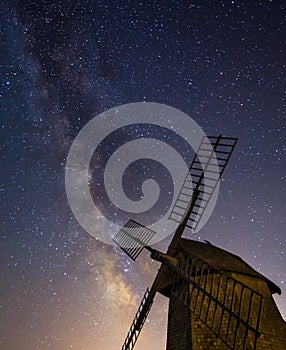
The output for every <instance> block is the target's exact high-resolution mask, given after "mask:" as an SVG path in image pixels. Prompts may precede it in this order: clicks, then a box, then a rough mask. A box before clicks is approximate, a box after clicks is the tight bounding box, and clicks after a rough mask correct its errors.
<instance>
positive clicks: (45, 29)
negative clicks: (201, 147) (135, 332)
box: [0, 0, 286, 350]
mask: <svg viewBox="0 0 286 350" xmlns="http://www.w3.org/2000/svg"><path fill="white" fill-rule="evenodd" d="M0 6H1V7H0V9H1V21H0V33H1V40H0V45H1V53H0V55H1V59H0V72H1V87H0V108H1V122H0V139H1V143H0V150H1V153H0V161H1V173H0V177H1V181H0V195H1V202H0V206H1V209H0V213H1V236H0V250H1V252H0V278H1V284H0V348H1V349H3V350H4V349H5V350H16V349H19V348H20V347H22V346H23V344H25V348H27V349H30V350H48V349H52V350H68V349H75V350H92V349H93V350H94V349H98V350H107V349H108V350H110V349H120V348H121V345H122V343H123V340H124V338H125V335H126V333H127V331H128V328H129V325H130V324H131V321H132V319H133V316H134V314H135V312H136V310H137V306H138V303H139V302H140V300H141V297H142V295H143V293H144V291H145V289H146V288H147V286H148V285H150V284H151V283H152V280H153V277H154V275H155V273H156V271H157V269H158V264H157V263H156V262H152V261H151V260H150V258H149V256H148V254H145V253H143V254H142V255H141V256H140V257H139V258H138V260H137V261H136V262H135V263H134V262H132V261H131V260H129V258H127V257H126V256H125V255H124V253H123V252H120V251H119V250H118V249H116V248H115V247H113V246H109V245H106V244H103V243H101V242H100V241H97V240H95V239H94V238H93V237H92V236H90V235H89V234H88V233H87V232H85V231H84V230H83V228H82V227H81V226H80V225H79V224H78V223H77V221H76V219H75V218H74V216H73V213H72V211H71V209H70V207H69V204H68V201H67V196H66V192H65V182H64V177H65V162H66V157H67V154H68V151H69V148H70V146H71V144H72V141H73V139H74V138H75V137H76V135H77V133H78V132H79V130H80V129H81V128H82V127H83V126H84V125H85V124H86V123H87V122H88V121H89V120H90V119H91V118H92V117H95V116H96V115H97V114H99V113H101V112H103V111H105V110H108V109H110V108H112V107H115V106H117V105H121V104H124V103H130V102H143V101H148V102H157V103H162V104H167V105H169V106H172V107H175V108H177V109H179V110H181V111H183V112H184V113H186V114H188V115H189V116H191V117H192V118H193V119H194V120H195V121H196V122H197V123H198V124H199V125H200V126H201V127H202V128H203V130H204V131H205V133H206V134H209V135H217V134H220V133H221V134H223V135H227V136H235V137H238V138H239V142H238V144H237V146H236V149H235V151H234V153H233V156H232V159H231V161H230V162H229V164H228V167H227V169H226V171H225V173H224V176H223V179H222V182H221V187H220V193H219V198H218V201H217V205H216V208H215V210H214V212H213V214H212V217H211V219H210V220H209V222H208V223H207V225H206V226H205V227H204V228H203V229H202V230H201V231H200V232H199V233H198V234H197V235H196V236H195V237H194V239H198V240H203V239H207V240H209V241H211V242H212V243H213V244H215V245H217V246H219V247H222V248H224V249H228V250H230V251H231V252H233V253H235V254H238V255H240V256H241V257H242V258H243V259H244V260H245V261H247V262H248V263H249V264H250V265H251V266H253V267H254V268H255V269H257V270H258V271H260V272H261V273H262V274H264V275H265V276H267V277H268V278H270V279H271V280H272V281H273V282H275V283H276V284H277V285H278V286H279V287H280V288H281V290H282V295H281V296H276V297H275V300H276V302H277V304H278V307H279V309H280V312H281V314H282V315H283V317H284V318H286V306H285V305H286V302H285V301H286V233H285V227H286V215H285V211H286V199H285V198H286V174H285V173H286V163H285V160H286V159H285V155H286V141H285V140H286V122H285V97H286V95H285V93H286V91H285V54H286V47H285V46H286V44H285V40H284V38H285V24H286V21H285V14H286V11H285V10H286V8H285V7H286V6H285V3H284V1H279V0H278V1H267V0H264V1H236V0H234V1H226V0H225V1H211V0H206V1H195V0H194V1H175V0H169V1H164V0H163V1H157V0H155V1H141V2H140V1H129V0H126V1H101V0H99V1H91V0H82V1H75V0H74V1H68V0H66V1H62V0H58V1H42V0H38V1H36V0H34V1H32V0H30V1H27V0H21V1H20V0H18V1H17V0H15V1H7V0H4V1H2V4H1V5H0ZM128 132H129V133H130V132H131V133H132V134H133V135H135V137H136V128H135V129H134V130H131V131H130V130H129V131H128ZM128 132H127V131H126V134H128ZM119 137H120V138H122V137H124V135H120V136H119ZM137 137H140V135H139V136H138V135H137ZM106 154H107V153H106V150H105V148H104V147H102V148H101V154H100V156H102V157H104V155H105V156H106ZM101 159H102V158H101ZM94 169H95V170H96V166H94ZM155 170H156V169H155ZM138 174H139V175H140V171H137V175H136V176H139V175H138ZM136 176H135V177H136ZM132 181H135V182H136V180H132ZM136 183H137V182H136ZM130 192H132V191H131V190H130V189H129V190H127V193H129V195H130V196H132V194H131V193H130ZM107 211H108V210H107ZM98 225H101V221H100V220H99V222H98ZM186 237H189V236H186ZM168 242H169V239H166V240H165V241H163V242H161V243H160V244H159V243H158V244H157V248H160V249H162V250H165V249H166V247H167V244H168ZM167 307H168V304H167V300H166V299H165V298H164V297H162V296H160V295H158V296H157V297H156V300H155V303H154V307H153V308H152V310H151V312H150V314H149V317H148V320H147V323H146V327H144V329H143V332H142V334H141V337H140V340H139V344H138V348H141V349H142V350H147V349H158V350H163V349H164V348H165V344H166V322H167V318H166V311H167Z"/></svg>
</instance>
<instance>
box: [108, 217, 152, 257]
mask: <svg viewBox="0 0 286 350" xmlns="http://www.w3.org/2000/svg"><path fill="white" fill-rule="evenodd" d="M155 233H156V232H155V231H152V230H150V229H149V228H147V227H146V226H144V225H141V224H140V223H139V222H136V221H134V220H132V219H130V220H128V221H127V223H126V224H125V225H124V226H123V227H122V229H121V230H120V231H119V232H118V233H117V234H116V235H115V237H114V238H113V241H114V242H115V243H116V244H117V245H118V246H119V247H120V248H121V249H122V250H123V251H124V252H125V253H126V254H127V255H128V256H129V257H130V258H131V259H132V260H134V261H135V260H136V258H137V257H138V255H139V254H140V253H141V252H142V250H143V249H144V247H145V246H147V244H148V243H149V242H150V240H151V238H152V237H153V236H154V235H155Z"/></svg>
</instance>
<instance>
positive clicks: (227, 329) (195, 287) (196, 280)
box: [171, 250, 263, 350]
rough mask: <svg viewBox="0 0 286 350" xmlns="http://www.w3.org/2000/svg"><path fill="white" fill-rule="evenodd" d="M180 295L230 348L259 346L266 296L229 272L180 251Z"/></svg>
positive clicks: (174, 290) (175, 287)
mask: <svg viewBox="0 0 286 350" xmlns="http://www.w3.org/2000/svg"><path fill="white" fill-rule="evenodd" d="M178 260H179V266H178V270H177V272H176V274H177V282H176V283H174V284H173V285H172V290H171V295H173V296H175V297H177V298H178V299H179V300H180V301H181V302H182V303H183V304H184V305H185V306H186V307H187V308H189V309H190V310H191V311H192V313H193V314H194V315H196V316H197V317H198V318H199V319H200V320H201V321H202V322H203V323H204V324H205V325H206V326H207V327H208V328H209V329H210V330H211V331H212V332H213V333H214V334H215V335H216V336H217V337H218V338H219V339H221V340H222V342H224V343H225V344H226V345H227V346H228V348H229V349H231V350H246V349H248V348H249V343H251V344H252V345H251V346H252V349H256V344H257V339H258V337H259V335H260V333H259V324H260V317H261V312H262V303H263V296H262V295H261V294H260V293H259V292H257V291H255V290H253V289H252V288H250V287H249V286H246V285H245V284H243V283H242V282H240V281H238V280H237V279H235V278H233V277H231V276H230V275H229V274H228V273H226V272H223V271H220V270H219V269H217V268H216V267H214V266H212V265H210V264H208V263H207V262H204V261H202V260H201V259H198V258H196V257H194V256H192V255H191V254H190V253H189V252H185V251H184V250H181V251H180V253H179V258H178ZM246 310H247V311H246Z"/></svg>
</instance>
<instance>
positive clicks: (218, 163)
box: [169, 135, 237, 230]
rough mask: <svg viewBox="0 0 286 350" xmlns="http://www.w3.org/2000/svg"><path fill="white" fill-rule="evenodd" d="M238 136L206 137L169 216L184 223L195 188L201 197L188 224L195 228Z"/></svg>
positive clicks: (197, 200) (198, 198)
mask: <svg viewBox="0 0 286 350" xmlns="http://www.w3.org/2000/svg"><path fill="white" fill-rule="evenodd" d="M236 142H237V138H230V137H223V136H221V135H220V136H208V137H207V136H205V137H204V138H203V139H202V141H201V143H200V146H199V149H198V151H197V153H196V155H195V157H194V159H193V161H192V164H191V166H190V168H189V172H188V174H187V176H186V178H185V181H184V183H183V186H182V188H181V190H180V192H179V195H178V197H177V200H176V202H175V204H174V207H173V209H172V211H171V214H170V217H169V218H170V219H171V220H173V221H175V222H178V223H181V222H182V220H183V219H184V217H185V215H186V213H187V208H188V205H189V203H190V201H191V199H192V196H193V192H194V190H197V191H198V192H199V196H198V197H197V199H196V203H195V204H194V208H193V211H192V212H191V214H190V216H189V218H188V222H187V224H186V226H187V227H190V228H192V229H193V230H196V228H197V227H198V224H199V222H200V220H201V219H202V217H203V215H204V213H205V210H206V208H207V206H208V204H209V202H210V200H211V197H212V195H213V193H214V191H215V188H216V186H217V183H218V182H219V179H220V177H221V176H222V174H223V172H224V169H225V167H226V165H227V163H228V161H229V159H230V156H231V154H232V152H233V149H234V147H235V145H236Z"/></svg>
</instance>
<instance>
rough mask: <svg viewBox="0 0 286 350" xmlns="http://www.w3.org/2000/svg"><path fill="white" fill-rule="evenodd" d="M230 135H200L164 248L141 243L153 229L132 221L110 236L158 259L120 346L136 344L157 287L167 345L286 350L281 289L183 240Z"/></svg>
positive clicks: (238, 262) (223, 254) (186, 349)
mask: <svg viewBox="0 0 286 350" xmlns="http://www.w3.org/2000/svg"><path fill="white" fill-rule="evenodd" d="M209 140H210V141H209ZM236 141H237V139H235V138H227V137H222V136H218V137H209V138H208V139H207V138H206V137H205V138H203V140H202V142H201V144H200V146H199V149H198V151H197V153H196V155H195V158H194V160H193V162H192V164H191V167H190V169H189V173H188V174H187V176H186V179H185V182H184V184H183V186H182V189H181V191H180V193H179V196H178V198H177V201H176V203H175V205H174V208H173V210H172V212H171V215H170V219H172V220H174V221H176V222H178V224H179V226H178V228H177V230H176V232H175V234H174V237H173V239H172V241H171V244H170V245H169V248H168V250H167V252H166V253H162V252H159V251H158V250H155V249H153V248H152V247H150V246H148V245H147V244H148V242H149V241H150V240H151V239H152V237H153V236H154V235H155V234H156V233H155V232H154V231H151V230H150V229H148V228H147V227H145V226H143V225H141V224H140V223H138V222H135V221H134V220H129V221H128V222H127V223H126V224H125V226H124V227H123V228H122V229H121V230H120V231H119V232H118V234H117V235H116V236H115V237H114V241H115V242H116V243H117V244H118V245H119V246H120V247H121V248H122V249H123V250H124V251H125V253H127V255H128V256H129V257H130V258H132V259H133V260H135V259H136V258H137V257H138V255H139V254H140V253H141V251H142V250H143V249H144V248H145V249H147V250H149V251H150V252H151V258H153V259H155V260H157V261H159V262H161V263H162V264H161V267H160V269H159V271H158V274H157V276H156V277H155V280H154V282H153V285H152V287H151V288H150V290H149V289H147V291H146V293H145V295H144V296H143V299H142V301H141V304H140V306H139V309H138V311H137V313H136V315H135V318H134V320H133V323H132V325H131V327H130V330H129V332H128V334H127V337H126V339H125V342H124V344H123V346H122V350H131V349H133V348H134V346H135V343H136V340H137V338H138V336H139V334H140V331H141V329H142V327H143V325H144V322H145V320H146V318H147V316H148V313H149V311H150V308H151V306H152V303H153V300H154V297H155V295H156V293H157V292H159V293H161V294H162V295H164V296H166V297H168V298H169V311H168V330H167V350H191V349H193V350H198V349H205V350H212V349H213V350H217V349H220V350H224V349H225V350H226V349H232V350H264V349H265V350H268V349H269V350H272V349H273V350H274V349H275V350H279V349H284V350H286V340H285V339H286V337H285V334H286V323H285V322H284V321H283V319H282V317H281V315H280V313H279V310H278V309H277V307H276V305H275V302H274V300H273V298H272V294H274V293H279V294H280V293H281V291H280V289H279V287H277V286H276V285H275V284H274V283H272V282H271V281H270V280H268V279H267V278H265V277H264V276H262V275H261V274H260V273H258V272H256V271H255V270H254V269H252V268H251V267H250V266H249V265H248V264H247V263H245V262H244V261H243V260H242V259H241V258H239V257H238V256H236V255H233V254H231V253H229V252H227V251H225V250H222V249H220V248H218V247H215V246H213V245H212V244H210V243H209V242H208V243H202V242H197V241H193V240H188V239H184V238H182V235H183V233H184V230H185V229H186V227H189V228H193V229H194V228H196V227H197V225H198V224H199V222H200V220H201V218H202V216H203V215H204V212H205V209H206V208H207V206H208V203H209V201H210V200H211V197H212V194H213V193H214V191H215V188H216V185H217V183H218V181H219V178H220V177H221V175H222V173H223V171H224V169H225V166H226V164H227V163H228V160H229V158H230V156H231V154H232V151H233V149H234V147H235V144H236ZM207 180H209V181H207ZM270 320H271V321H270Z"/></svg>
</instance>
